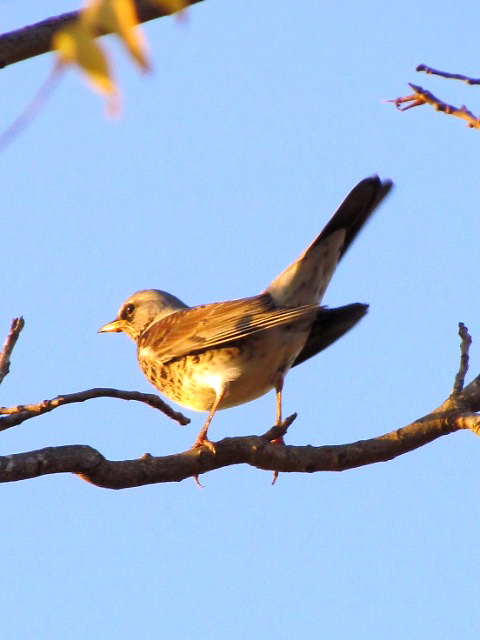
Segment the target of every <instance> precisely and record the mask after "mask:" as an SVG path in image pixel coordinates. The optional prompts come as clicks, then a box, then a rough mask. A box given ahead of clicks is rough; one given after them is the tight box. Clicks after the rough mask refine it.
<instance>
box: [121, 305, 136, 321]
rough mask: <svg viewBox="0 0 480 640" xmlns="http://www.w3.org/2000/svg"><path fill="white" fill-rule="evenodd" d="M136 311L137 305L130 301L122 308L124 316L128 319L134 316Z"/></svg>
mask: <svg viewBox="0 0 480 640" xmlns="http://www.w3.org/2000/svg"><path fill="white" fill-rule="evenodd" d="M134 311H135V305H134V304H133V303H132V302H130V303H129V304H127V305H126V306H125V307H124V308H123V310H122V318H123V319H124V320H126V319H127V318H131V317H132V316H133V312H134Z"/></svg>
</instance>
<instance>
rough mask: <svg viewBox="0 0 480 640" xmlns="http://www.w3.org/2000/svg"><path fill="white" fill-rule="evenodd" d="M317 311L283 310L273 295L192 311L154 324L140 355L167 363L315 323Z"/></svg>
mask: <svg viewBox="0 0 480 640" xmlns="http://www.w3.org/2000/svg"><path fill="white" fill-rule="evenodd" d="M317 310H318V307H316V306H315V305H304V306H302V307H296V308H283V309H279V308H276V307H275V305H274V304H273V302H272V300H271V298H270V296H269V295H262V296H254V297H253V298H242V299H240V300H229V301H226V302H216V303H213V304H206V305H201V306H198V307H192V308H190V309H185V310H182V311H177V312H176V313H172V314H171V315H169V316H166V317H165V318H162V319H161V320H159V321H158V322H156V323H155V324H153V325H152V326H151V327H150V328H149V329H148V330H147V331H146V332H145V333H144V334H143V335H142V336H141V337H140V340H139V342H138V352H139V354H140V353H141V352H142V351H145V350H147V349H148V350H149V351H150V352H151V353H154V354H155V357H156V358H158V359H159V360H161V361H164V362H165V361H168V360H171V359H173V358H178V357H181V356H184V355H187V354H192V353H195V352H196V351H200V350H203V349H208V348H211V347H218V346H220V345H223V344H227V343H229V342H232V341H233V340H238V339H239V338H244V337H246V336H249V335H251V334H253V333H257V332H258V331H262V330H264V329H269V328H272V327H278V326H285V325H287V324H290V323H292V322H295V321H299V320H304V319H311V320H312V321H313V319H314V317H315V315H316V313H317Z"/></svg>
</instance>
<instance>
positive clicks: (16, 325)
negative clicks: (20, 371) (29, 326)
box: [0, 316, 25, 384]
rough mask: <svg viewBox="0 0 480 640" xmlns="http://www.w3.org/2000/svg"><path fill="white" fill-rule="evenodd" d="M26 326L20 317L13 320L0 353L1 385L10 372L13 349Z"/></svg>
mask: <svg viewBox="0 0 480 640" xmlns="http://www.w3.org/2000/svg"><path fill="white" fill-rule="evenodd" d="M24 326H25V321H24V320H23V318H22V317H21V316H20V318H14V319H13V320H12V324H11V326H10V332H9V334H8V336H7V338H6V340H5V342H4V343H3V349H2V352H1V353H0V384H2V382H3V379H4V378H5V376H6V375H7V374H8V372H9V371H10V356H11V355H12V351H13V348H14V347H15V344H16V342H17V340H18V336H19V335H20V331H21V330H22V329H23V327H24Z"/></svg>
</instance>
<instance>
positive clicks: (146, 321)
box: [98, 289, 188, 342]
mask: <svg viewBox="0 0 480 640" xmlns="http://www.w3.org/2000/svg"><path fill="white" fill-rule="evenodd" d="M187 308H188V305H186V304H185V303H183V302H182V301H181V300H179V299H178V298H176V297H175V296H172V295H171V294H170V293H167V292H166V291H159V290H158V289H145V290H143V291H137V292H136V293H134V294H133V295H132V296H130V297H129V298H127V299H126V300H125V302H124V303H123V304H122V306H121V307H120V311H119V312H118V315H117V317H116V318H115V320H114V321H113V322H109V323H108V324H105V325H103V327H100V329H99V330H98V333H110V332H118V331H124V332H125V333H126V334H127V336H129V337H130V338H132V340H134V341H135V342H137V340H138V338H139V337H140V336H141V334H142V333H143V332H144V331H145V330H146V329H148V327H150V325H152V324H153V323H154V322H156V321H157V320H161V319H162V318H164V317H165V316H169V315H171V314H172V313H175V311H180V310H181V309H187Z"/></svg>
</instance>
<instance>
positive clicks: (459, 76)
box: [415, 64, 480, 84]
mask: <svg viewBox="0 0 480 640" xmlns="http://www.w3.org/2000/svg"><path fill="white" fill-rule="evenodd" d="M415 71H424V72H425V73H428V74H432V75H434V76H440V77H442V78H450V79H451V80H461V81H462V82H466V83H467V84H480V78H470V77H469V76H464V75H462V74H461V73H448V71H440V70H439V69H434V68H433V67H429V66H427V65H426V64H419V65H418V67H417V68H416V69H415Z"/></svg>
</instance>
